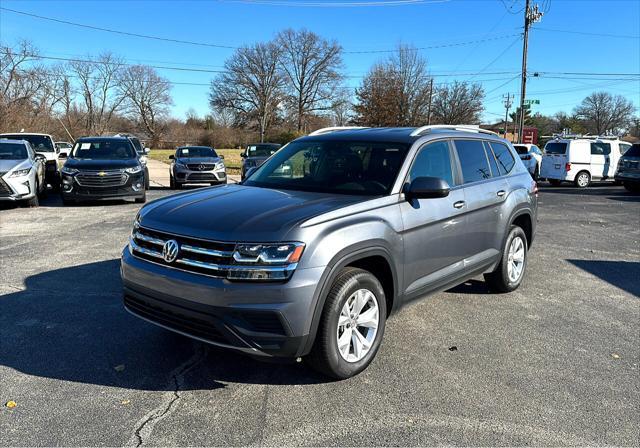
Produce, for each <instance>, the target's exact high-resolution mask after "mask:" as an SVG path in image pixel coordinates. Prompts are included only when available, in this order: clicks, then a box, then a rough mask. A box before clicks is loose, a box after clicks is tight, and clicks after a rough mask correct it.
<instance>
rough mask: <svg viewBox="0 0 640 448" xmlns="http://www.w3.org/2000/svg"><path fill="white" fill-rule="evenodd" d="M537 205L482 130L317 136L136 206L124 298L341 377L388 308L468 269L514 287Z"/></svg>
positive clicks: (228, 340) (513, 162) (254, 351)
mask: <svg viewBox="0 0 640 448" xmlns="http://www.w3.org/2000/svg"><path fill="white" fill-rule="evenodd" d="M284 166H289V167H290V169H289V170H283V167H284ZM536 214H537V187H536V183H535V182H534V181H533V180H532V179H531V176H530V175H529V173H528V172H527V170H526V168H525V167H524V166H523V164H522V162H521V161H520V158H519V157H518V155H517V153H516V152H515V150H514V149H513V147H512V146H511V144H510V143H508V142H507V141H505V140H504V139H502V138H500V137H498V136H497V135H496V134H494V133H492V132H489V131H483V130H480V129H473V128H464V127H452V126H427V127H423V128H417V129H414V128H381V129H375V128H364V129H343V130H335V129H332V130H330V131H324V130H321V131H316V132H315V133H312V134H311V135H309V136H307V137H303V138H299V139H297V140H295V141H293V142H291V143H289V144H288V145H287V146H285V147H284V148H282V149H281V150H280V151H278V152H277V153H276V154H275V155H273V156H272V157H271V158H270V159H269V160H268V161H267V162H265V163H264V164H263V165H262V166H261V167H260V168H258V169H257V170H256V171H255V172H253V173H252V174H251V175H250V176H249V177H248V178H247V179H246V180H245V181H244V182H243V183H242V184H240V185H238V184H229V185H226V186H222V187H219V188H215V189H204V190H195V191H191V192H187V193H182V194H178V195H174V196H171V197H167V198H164V199H160V200H157V201H154V202H153V203H150V204H148V205H147V206H145V207H143V208H142V209H141V210H140V212H139V214H138V216H137V217H136V220H135V223H134V229H133V232H132V235H131V238H130V241H129V244H128V245H127V247H126V248H125V250H124V251H123V253H122V269H121V273H122V279H123V284H124V304H125V307H126V308H127V309H128V310H129V311H130V312H132V313H133V314H135V315H137V316H140V317H142V318H143V319H146V320H148V321H150V322H153V323H155V324H157V325H160V326H163V327H165V328H168V329H170V330H173V331H176V332H178V333H182V334H184V335H187V336H190V337H193V338H196V339H199V340H202V341H205V342H209V343H211V344H215V345H218V346H222V347H228V348H233V349H236V350H239V351H242V352H245V353H248V354H251V355H255V356H262V357H265V358H292V359H301V358H305V359H306V360H308V361H309V363H310V364H311V365H312V366H314V367H315V368H317V369H318V370H320V371H322V372H324V373H326V374H328V375H330V376H333V377H335V378H347V377H349V376H352V375H355V374H357V373H358V372H360V371H362V370H363V369H365V368H366V366H367V365H368V364H369V363H370V362H371V360H372V359H373V357H374V356H375V354H376V352H377V351H378V348H379V347H380V343H381V341H382V336H383V333H384V328H385V321H386V319H387V317H388V316H389V315H390V314H391V313H392V312H394V311H396V310H397V309H399V308H401V307H402V305H404V304H406V303H408V302H410V301H412V300H414V299H416V298H420V297H423V296H425V295H427V294H430V293H434V292H436V291H441V290H445V289H448V288H451V287H453V286H455V285H457V284H459V283H461V282H464V281H466V280H467V279H469V278H472V277H475V276H477V275H479V274H484V275H485V279H486V281H487V282H488V283H489V285H490V286H491V287H492V288H493V289H495V290H496V291H501V292H508V291H512V290H514V289H516V288H517V287H518V286H519V285H520V283H521V281H522V279H523V276H524V273H525V268H526V265H527V251H528V249H529V247H530V246H531V243H532V240H533V237H534V233H535V225H536Z"/></svg>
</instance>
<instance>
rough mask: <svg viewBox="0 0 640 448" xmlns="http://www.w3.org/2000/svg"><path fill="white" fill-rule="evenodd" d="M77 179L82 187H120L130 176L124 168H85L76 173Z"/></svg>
mask: <svg viewBox="0 0 640 448" xmlns="http://www.w3.org/2000/svg"><path fill="white" fill-rule="evenodd" d="M99 173H104V174H103V175H100V174H99ZM75 179H76V182H77V183H78V185H80V186H82V187H119V186H122V185H124V184H126V183H127V180H128V179H129V176H127V174H126V173H124V171H122V170H104V171H94V170H83V171H80V172H79V173H78V174H76V176H75Z"/></svg>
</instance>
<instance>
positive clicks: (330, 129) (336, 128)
mask: <svg viewBox="0 0 640 448" xmlns="http://www.w3.org/2000/svg"><path fill="white" fill-rule="evenodd" d="M365 128H366V126H331V127H328V128H322V129H318V130H316V131H313V132H312V133H311V134H309V135H322V134H328V133H330V132H335V131H346V130H349V129H365Z"/></svg>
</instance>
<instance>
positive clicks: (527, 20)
mask: <svg viewBox="0 0 640 448" xmlns="http://www.w3.org/2000/svg"><path fill="white" fill-rule="evenodd" d="M529 1H530V0H526V3H525V7H524V39H523V43H522V82H521V87H520V117H518V118H519V120H518V121H519V123H518V142H522V137H523V131H524V114H525V112H524V100H525V97H526V94H527V49H528V45H529V27H530V26H531V24H532V23H536V22H539V21H540V19H541V18H542V13H541V12H540V10H539V9H538V5H536V6H535V7H533V8H531V7H530V6H529Z"/></svg>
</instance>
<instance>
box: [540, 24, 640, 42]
mask: <svg viewBox="0 0 640 448" xmlns="http://www.w3.org/2000/svg"><path fill="white" fill-rule="evenodd" d="M535 29H536V30H538V31H548V32H554V33H567V34H580V35H583V36H598V37H613V38H617V39H640V36H637V35H636V36H634V35H632V34H609V33H589V32H586V31H573V30H558V29H554V28H544V27H538V26H536V27H535Z"/></svg>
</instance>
